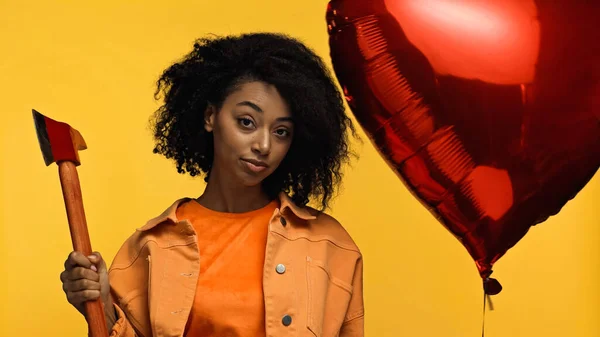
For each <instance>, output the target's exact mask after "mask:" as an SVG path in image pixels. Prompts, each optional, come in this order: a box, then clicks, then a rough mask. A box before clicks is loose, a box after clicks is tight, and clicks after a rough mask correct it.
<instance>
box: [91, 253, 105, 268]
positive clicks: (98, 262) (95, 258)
mask: <svg viewBox="0 0 600 337" xmlns="http://www.w3.org/2000/svg"><path fill="white" fill-rule="evenodd" d="M88 259H89V260H90V262H92V263H93V266H95V267H96V268H97V269H96V271H98V272H106V262H104V259H103V258H102V255H101V254H100V253H99V252H93V253H92V255H90V256H88Z"/></svg>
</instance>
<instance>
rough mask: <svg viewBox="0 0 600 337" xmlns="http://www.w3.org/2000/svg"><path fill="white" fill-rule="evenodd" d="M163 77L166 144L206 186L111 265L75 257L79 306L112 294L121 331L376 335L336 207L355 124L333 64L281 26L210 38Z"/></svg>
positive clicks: (158, 128)
mask: <svg viewBox="0 0 600 337" xmlns="http://www.w3.org/2000/svg"><path fill="white" fill-rule="evenodd" d="M157 84H158V89H157V92H156V94H157V95H158V94H160V93H162V94H163V96H164V104H163V105H162V106H161V108H160V109H159V110H158V111H157V113H156V116H155V117H156V119H155V123H154V124H153V126H154V135H155V140H156V147H155V149H154V152H155V153H159V154H162V155H164V156H165V157H166V158H170V159H173V160H174V161H175V162H176V165H177V169H178V171H179V172H180V173H186V172H187V173H189V174H191V175H192V176H195V175H199V174H204V175H205V176H206V178H205V181H206V182H207V185H206V188H205V190H204V192H203V193H202V195H201V196H200V197H198V198H196V199H191V198H182V199H180V200H177V201H175V202H174V203H173V205H171V206H170V207H169V208H168V209H167V210H166V211H164V212H163V213H162V214H161V215H160V216H158V217H156V218H154V219H152V220H150V221H148V223H147V224H146V225H145V226H143V227H141V228H140V229H138V230H137V231H136V232H135V233H134V234H133V235H132V236H131V237H129V238H128V239H127V241H126V242H125V243H124V244H123V246H122V248H121V249H120V250H119V252H118V253H117V255H116V257H115V259H114V261H113V263H112V265H111V267H110V269H109V270H107V268H106V264H105V262H104V261H103V260H102V257H101V255H100V254H99V253H94V254H93V255H92V256H89V257H86V256H83V255H82V254H79V253H76V252H72V253H71V254H69V257H68V258H67V261H66V262H65V270H64V271H63V272H62V273H61V281H62V282H63V289H64V291H65V293H66V295H67V299H68V301H69V302H70V303H71V304H72V305H73V306H75V307H76V308H77V309H78V310H79V311H80V312H81V313H83V314H84V309H83V308H84V302H85V301H89V300H94V299H97V298H98V297H101V298H102V301H103V303H104V307H105V315H106V320H107V325H108V328H109V331H111V336H127V337H130V336H145V337H148V336H190V337H191V336H240V337H245V336H248V337H250V336H252V337H255V336H291V335H293V336H338V335H339V336H363V334H364V333H363V325H364V324H363V297H362V272H363V268H362V257H361V254H360V251H359V249H358V248H357V246H356V245H355V243H354V242H353V240H352V239H351V237H350V236H349V235H348V233H347V232H346V231H345V230H344V229H343V227H342V226H341V225H340V224H339V223H338V222H337V221H336V220H335V219H333V218H332V217H330V216H328V215H327V214H325V213H324V212H323V211H324V210H325V209H326V208H327V206H328V202H329V201H330V199H331V197H332V195H333V193H334V189H335V187H336V185H337V184H338V183H339V182H340V179H341V165H342V164H343V163H344V162H345V161H347V159H348V158H349V155H350V152H349V146H348V138H347V135H346V132H347V131H348V129H349V130H350V131H352V134H353V135H354V132H355V130H354V128H353V126H352V123H351V121H350V119H349V118H348V117H347V116H346V114H345V110H344V106H343V102H342V97H341V95H340V93H339V91H338V90H337V87H336V86H335V84H334V81H333V80H332V77H331V76H330V75H329V72H328V71H327V70H326V67H325V66H324V64H323V62H322V60H321V59H320V58H319V57H318V56H316V55H315V54H314V53H313V52H312V51H311V50H309V49H308V48H307V47H306V46H304V45H303V44H302V43H300V42H298V41H297V40H295V39H292V38H289V37H286V36H283V35H278V34H246V35H241V36H236V37H225V38H212V39H209V38H206V39H201V40H199V41H198V42H197V43H196V44H195V45H194V49H193V51H192V52H191V53H189V54H188V55H187V56H186V57H185V58H184V59H183V60H181V61H180V62H177V63H175V64H173V65H172V66H171V67H169V68H168V69H167V70H166V71H165V72H164V73H163V74H162V76H161V77H160V79H159V81H158V83H157ZM309 200H312V201H313V202H314V203H315V204H316V205H318V207H317V208H318V209H319V210H316V209H313V208H311V207H308V206H307V204H308V203H309Z"/></svg>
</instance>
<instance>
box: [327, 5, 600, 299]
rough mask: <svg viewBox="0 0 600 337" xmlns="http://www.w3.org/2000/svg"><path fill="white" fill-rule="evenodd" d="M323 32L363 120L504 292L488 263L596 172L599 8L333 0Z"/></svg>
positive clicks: (599, 160) (488, 285)
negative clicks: (326, 29) (326, 26)
mask: <svg viewBox="0 0 600 337" xmlns="http://www.w3.org/2000/svg"><path fill="white" fill-rule="evenodd" d="M584 3H585V4H584ZM327 25H328V30H329V44H330V49H331V59H332V63H333V66H334V70H335V73H336V75H337V78H338V80H339V82H340V84H341V85H342V87H343V90H344V93H345V95H346V99H347V101H348V104H349V106H350V108H351V110H352V112H353V113H354V115H355V117H356V119H357V121H358V122H359V123H360V125H361V127H362V128H363V129H364V131H365V132H366V133H367V135H368V136H369V138H370V139H371V141H372V143H373V144H374V146H375V147H376V148H377V149H378V150H379V152H380V154H381V155H382V156H383V157H384V158H385V160H386V161H387V162H388V163H389V165H390V166H391V168H392V169H393V170H394V171H395V172H396V173H397V174H398V176H399V177H400V178H401V180H402V181H403V182H404V183H405V184H406V186H407V187H408V188H409V189H410V190H411V191H412V192H413V194H414V195H415V196H416V197H417V198H418V199H419V200H420V201H421V202H422V203H423V204H424V205H425V206H426V207H427V208H428V209H429V210H430V211H431V212H432V213H433V214H434V215H435V216H436V217H437V218H438V219H439V220H440V222H441V223H442V224H443V225H444V226H445V227H446V228H447V229H448V230H449V231H450V232H451V233H452V234H453V235H454V236H455V237H457V238H458V239H459V241H460V242H461V243H462V244H463V245H464V246H465V247H466V249H467V250H468V252H469V253H470V255H471V256H472V257H473V259H474V260H475V262H476V265H477V268H478V270H479V273H480V275H481V277H482V278H483V280H484V287H485V290H486V293H488V294H495V293H498V292H499V291H500V290H501V287H500V285H499V283H498V282H497V281H496V280H494V279H491V278H490V275H491V273H492V266H493V264H494V263H495V262H496V261H497V260H498V259H499V258H500V257H502V256H503V255H504V254H505V253H506V251H507V250H508V249H510V248H511V247H513V246H514V245H515V244H516V243H517V242H518V241H519V240H520V239H521V238H522V237H523V236H524V235H525V234H526V233H527V231H528V230H529V228H530V227H531V226H533V225H535V224H538V223H540V222H543V221H545V220H546V219H547V218H548V217H549V216H552V215H555V214H557V213H558V212H559V211H560V210H561V208H562V207H563V206H564V205H565V204H566V203H567V202H568V201H569V200H570V199H572V198H573V197H575V195H576V194H577V193H578V192H579V191H580V190H581V189H582V188H583V187H584V186H585V184H587V182H588V181H589V180H590V179H591V178H592V176H593V175H594V174H595V172H596V171H597V170H598V167H599V166H600V5H599V4H598V2H591V1H587V2H585V1H573V0H552V1H542V0H540V1H533V0H514V1H469V0H465V1H459V0H437V1H411V0H404V1H403V0H387V1H386V0H362V1H361V0H332V1H330V2H329V5H328V8H327Z"/></svg>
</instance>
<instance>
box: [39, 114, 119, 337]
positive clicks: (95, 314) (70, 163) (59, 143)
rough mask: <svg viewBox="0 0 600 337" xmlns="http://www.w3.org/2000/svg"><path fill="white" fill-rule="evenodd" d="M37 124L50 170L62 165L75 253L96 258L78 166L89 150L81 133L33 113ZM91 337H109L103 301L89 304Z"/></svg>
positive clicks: (61, 171) (87, 312)
mask: <svg viewBox="0 0 600 337" xmlns="http://www.w3.org/2000/svg"><path fill="white" fill-rule="evenodd" d="M33 120H34V122H35V129H36V132H37V137H38V141H39V143H40V148H41V150H42V154H43V156H44V162H45V163H46V166H49V165H50V164H52V163H56V164H57V165H58V174H59V177H60V185H61V187H62V193H63V199H64V201H65V208H66V210H67V219H68V221H69V229H70V231H71V241H72V243H73V249H74V250H75V251H77V252H81V253H82V254H84V255H85V256H88V255H90V254H92V245H91V243H90V236H89V233H88V229H87V223H86V220H85V212H84V210H83V200H82V198H81V187H80V186H79V176H78V174H77V166H79V165H80V164H81V162H80V161H79V154H78V152H77V151H80V150H85V149H86V148H87V146H86V144H85V141H84V140H83V137H81V134H80V133H79V131H77V130H75V129H73V128H72V127H70V126H69V125H68V124H65V123H62V122H57V121H55V120H53V119H50V118H48V117H46V116H44V115H42V114H41V113H39V112H37V111H35V110H33ZM85 310H86V320H87V323H88V329H89V335H90V337H108V330H107V327H106V320H105V318H104V307H103V304H102V301H101V299H100V298H98V299H97V300H95V301H88V302H86V303H85Z"/></svg>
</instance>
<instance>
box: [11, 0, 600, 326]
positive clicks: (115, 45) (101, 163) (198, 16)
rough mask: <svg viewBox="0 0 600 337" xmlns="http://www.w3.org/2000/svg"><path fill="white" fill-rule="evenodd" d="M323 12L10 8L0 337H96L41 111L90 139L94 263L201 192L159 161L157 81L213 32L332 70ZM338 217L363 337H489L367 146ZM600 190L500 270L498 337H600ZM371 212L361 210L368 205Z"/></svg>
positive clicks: (290, 8)
mask: <svg viewBox="0 0 600 337" xmlns="http://www.w3.org/2000/svg"><path fill="white" fill-rule="evenodd" d="M325 7H326V1H325V0H318V1H317V0H311V1H307V0H301V1H296V2H293V1H275V0H260V1H258V0H257V1H239V0H238V1H207V0H205V1H177V2H176V1H173V2H170V3H169V2H167V1H152V2H151V1H128V2H125V1H103V2H87V1H54V2H48V1H37V2H33V1H17V0H11V1H6V0H4V1H2V2H0V46H1V48H2V49H1V51H2V52H1V54H0V79H1V81H0V93H1V97H2V100H1V104H0V114H1V116H2V119H1V121H0V125H1V130H0V131H1V135H2V148H1V153H2V165H0V170H1V171H0V173H1V176H2V180H1V184H2V185H1V186H2V205H1V206H0V216H2V235H1V242H0V253H1V255H0V256H1V261H0V262H1V270H0V282H1V283H0V291H1V293H0V295H1V300H0V303H1V308H2V312H1V319H2V322H1V323H0V335H1V336H84V335H85V334H86V326H85V322H84V320H83V318H82V317H81V316H80V315H79V314H78V313H77V312H76V311H75V309H73V308H72V307H70V305H69V304H68V303H67V301H66V299H65V296H64V294H63V292H62V289H61V284H60V281H59V274H60V272H61V270H62V268H63V261H64V259H65V257H66V256H67V254H68V252H69V251H70V250H71V242H70V240H69V232H68V226H67V222H66V216H65V212H64V206H63V201H62V199H61V198H62V197H61V192H60V185H59V181H58V175H57V169H56V166H51V167H45V166H44V163H43V161H42V156H41V154H40V149H39V147H38V144H37V139H36V135H35V132H34V127H33V120H32V118H31V109H32V108H35V109H38V110H39V111H41V112H42V113H44V114H47V115H48V116H49V117H52V118H55V119H58V120H62V121H66V122H68V123H70V124H71V125H72V126H74V127H75V128H77V129H78V130H80V131H81V132H82V134H83V136H84V137H85V139H86V141H87V143H88V146H89V149H88V150H86V151H85V152H82V153H81V157H82V161H83V165H82V166H81V167H80V169H79V172H80V178H81V182H82V188H83V194H84V202H85V207H86V211H87V217H88V223H89V230H90V233H91V237H92V244H93V247H94V249H96V250H99V251H101V252H102V253H103V255H104V256H105V258H106V259H107V260H108V261H111V260H112V258H113V257H114V254H115V253H116V251H117V249H118V248H119V246H120V245H121V243H122V242H123V241H124V240H125V239H126V237H127V236H129V235H130V234H131V233H132V232H133V230H134V229H135V228H136V227H138V226H140V225H141V224H143V223H144V222H145V221H146V220H147V219H148V218H150V217H153V216H155V215H157V214H158V213H159V212H160V211H162V210H163V209H164V208H165V207H166V206H168V205H170V203H171V202H172V201H173V200H174V199H176V198H179V197H181V196H198V195H199V194H200V193H201V191H202V189H203V184H202V182H201V181H200V180H198V179H196V180H194V179H191V178H188V177H187V176H183V175H179V174H177V173H176V170H175V169H174V165H173V164H172V163H171V162H170V161H167V160H166V159H163V158H162V157H159V156H157V155H153V154H152V142H151V137H150V136H151V135H150V133H149V129H148V117H149V116H150V114H151V113H152V111H154V109H156V108H157V106H158V105H157V103H156V102H155V101H154V100H153V97H152V94H153V90H154V81H155V80H156V78H157V76H158V75H159V73H160V72H161V70H162V69H163V68H164V67H166V66H167V65H169V64H170V63H171V62H173V61H174V60H176V59H177V58H179V57H180V56H182V55H183V54H184V53H186V52H187V51H189V50H190V48H191V45H192V42H193V40H194V39H195V38H196V37H199V36H201V35H204V34H207V33H217V34H228V33H240V32H249V31H282V32H285V33H290V34H292V35H294V36H296V37H299V38H301V39H303V40H304V41H306V42H307V43H308V44H309V45H310V46H311V47H313V48H314V49H315V50H316V51H317V52H318V53H319V54H320V55H322V56H323V57H324V58H325V59H326V61H327V62H329V59H328V44H327V32H326V27H325V23H324V15H325ZM363 139H364V140H365V142H364V144H363V145H359V144H357V145H356V146H357V147H356V150H357V151H358V152H359V154H360V155H361V158H360V160H358V161H354V163H353V166H352V167H351V168H349V169H348V171H347V175H346V179H345V185H344V187H345V189H344V190H343V192H342V193H341V196H340V198H339V199H338V200H337V202H336V203H335V204H334V208H333V211H332V213H333V215H334V216H336V217H337V218H338V219H339V220H340V221H341V222H342V223H343V224H344V225H345V226H346V228H347V229H348V230H349V232H350V233H351V234H352V236H353V237H354V238H355V240H356V241H357V243H358V244H359V246H360V247H361V249H362V251H363V253H364V256H365V305H366V315H367V318H366V333H367V336H377V337H386V336H389V337H394V336H411V337H419V336H424V337H425V336H427V337H429V336H436V337H439V336H443V337H445V336H461V337H462V336H469V337H476V336H480V333H481V323H482V291H481V284H480V279H479V276H478V274H477V272H476V268H475V265H474V263H473V262H472V260H471V258H470V257H469V255H468V254H467V253H466V250H465V249H464V248H463V247H462V246H461V245H460V244H459V242H458V241H457V240H455V239H454V238H453V237H452V236H451V235H450V234H449V233H448V232H447V231H446V230H445V229H444V228H443V227H442V226H441V225H440V224H439V223H438V222H437V221H436V220H434V218H433V217H432V216H431V215H430V214H429V213H428V212H427V211H426V210H425V209H424V208H423V207H422V206H421V205H420V204H419V203H418V202H417V201H416V200H414V198H413V197H412V196H411V194H410V193H409V192H408V191H407V190H406V189H405V187H404V186H403V184H402V183H401V182H400V181H399V180H398V179H397V178H396V176H394V175H393V173H392V172H391V170H389V169H388V168H387V166H386V165H385V164H384V162H383V161H382V160H381V159H380V157H379V156H378V155H377V153H376V152H375V151H374V149H373V147H372V146H371V144H370V143H369V142H368V140H367V139H366V138H365V137H364V135H363ZM599 199H600V177H599V175H598V174H597V175H596V177H595V178H594V179H593V180H592V181H591V182H590V183H589V184H588V185H587V186H586V187H585V189H584V190H583V191H582V192H581V193H580V194H579V195H578V196H577V198H576V199H575V200H574V201H572V202H570V203H569V204H568V205H567V206H566V207H565V208H564V209H563V211H562V212H561V213H560V214H559V215H558V216H555V217H553V218H551V219H549V220H548V221H546V222H545V223H543V224H542V225H539V226H537V227H535V228H533V229H532V230H531V231H530V232H529V234H528V235H527V236H526V237H525V238H524V239H523V240H522V241H521V242H520V243H519V244H518V245H517V246H516V247H515V248H513V249H512V250H510V251H509V253H508V254H507V255H506V256H505V257H504V258H502V259H501V260H500V261H499V262H498V263H497V265H496V267H495V274H494V275H495V276H496V277H498V278H499V280H500V281H501V282H502V284H503V286H504V291H503V292H502V293H501V294H500V295H498V296H496V297H495V298H494V304H495V306H496V310H495V311H492V312H488V314H487V315H486V327H487V329H486V336H488V337H505V336H511V337H521V336H522V337H525V336H527V337H530V336H545V337H551V336H556V337H564V336H569V337H576V336H581V337H584V336H585V337H590V336H592V337H593V336H600V319H599V317H600V291H599V290H598V288H599V286H598V285H599V284H600V283H599V281H598V280H599V279H600V226H599V224H600V207H599V206H600V205H599V204H600V202H599ZM359 206H360V207H359Z"/></svg>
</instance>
